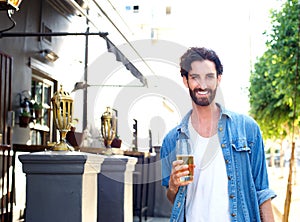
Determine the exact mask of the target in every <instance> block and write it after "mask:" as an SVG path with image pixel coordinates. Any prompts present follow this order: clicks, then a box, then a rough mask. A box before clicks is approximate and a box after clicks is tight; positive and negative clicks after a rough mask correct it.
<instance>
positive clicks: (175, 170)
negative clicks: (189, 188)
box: [167, 160, 193, 203]
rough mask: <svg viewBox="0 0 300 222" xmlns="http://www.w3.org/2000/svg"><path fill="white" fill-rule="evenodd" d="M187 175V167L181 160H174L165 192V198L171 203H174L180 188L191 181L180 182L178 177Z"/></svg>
mask: <svg viewBox="0 0 300 222" xmlns="http://www.w3.org/2000/svg"><path fill="white" fill-rule="evenodd" d="M188 174H189V167H188V165H187V164H183V160H175V161H174V162H173V164H172V171H171V175H170V180H169V188H168V190H167V197H168V199H169V201H170V202H171V203H174V201H175V197H176V194H177V192H178V189H179V187H180V186H186V185H188V184H190V183H192V182H193V181H183V182H182V181H180V177H182V176H187V175H188Z"/></svg>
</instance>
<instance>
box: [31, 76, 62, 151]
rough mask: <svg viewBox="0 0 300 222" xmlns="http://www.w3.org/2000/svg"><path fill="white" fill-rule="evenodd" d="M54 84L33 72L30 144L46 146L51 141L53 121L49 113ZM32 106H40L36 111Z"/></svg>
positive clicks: (52, 81)
mask: <svg viewBox="0 0 300 222" xmlns="http://www.w3.org/2000/svg"><path fill="white" fill-rule="evenodd" d="M55 84H56V82H55V81H54V80H51V79H46V78H44V77H43V75H39V74H38V73H35V72H34V70H33V74H32V82H31V99H32V103H33V108H32V112H34V113H32V114H33V115H32V116H33V123H32V124H31V125H30V129H31V130H30V134H31V144H33V145H46V144H47V142H48V141H53V138H54V136H55V135H53V120H52V112H51V109H50V108H51V98H52V96H53V92H54V87H55ZM34 104H39V105H42V109H41V110H40V111H38V108H35V105H34Z"/></svg>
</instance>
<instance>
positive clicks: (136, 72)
mask: <svg viewBox="0 0 300 222" xmlns="http://www.w3.org/2000/svg"><path fill="white" fill-rule="evenodd" d="M103 38H104V39H105V40H106V44H107V50H108V52H112V53H113V54H115V56H116V60H117V61H119V62H122V64H123V65H124V66H125V67H126V69H128V70H129V71H130V72H131V74H132V75H133V76H134V77H136V78H137V79H139V80H140V82H141V83H142V84H143V85H144V86H147V79H146V78H145V77H144V76H143V74H142V73H141V72H140V71H139V70H138V69H137V68H136V67H135V66H134V65H133V64H132V63H131V62H130V61H129V60H128V59H127V58H126V56H125V55H124V54H123V53H122V52H121V51H120V50H119V49H118V48H117V47H116V46H115V44H113V43H112V42H111V41H110V40H109V39H108V38H107V36H104V37H103Z"/></svg>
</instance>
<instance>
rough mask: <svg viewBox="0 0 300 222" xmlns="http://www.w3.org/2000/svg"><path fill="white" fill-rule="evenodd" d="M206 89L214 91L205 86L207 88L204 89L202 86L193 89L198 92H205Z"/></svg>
mask: <svg viewBox="0 0 300 222" xmlns="http://www.w3.org/2000/svg"><path fill="white" fill-rule="evenodd" d="M204 91H208V92H209V93H211V92H212V90H211V89H208V88H205V89H202V88H195V89H193V92H194V93H196V92H204Z"/></svg>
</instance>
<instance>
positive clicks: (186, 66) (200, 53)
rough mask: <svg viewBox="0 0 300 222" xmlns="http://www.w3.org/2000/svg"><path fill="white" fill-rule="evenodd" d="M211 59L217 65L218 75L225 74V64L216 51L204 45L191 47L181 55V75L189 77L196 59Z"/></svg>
mask: <svg viewBox="0 0 300 222" xmlns="http://www.w3.org/2000/svg"><path fill="white" fill-rule="evenodd" d="M203 60H209V61H211V62H213V63H215V65H216V70H217V76H218V75H222V74H223V65H222V63H221V61H220V59H219V57H218V55H217V54H216V53H215V51H213V50H211V49H207V48H204V47H201V48H198V47H192V48H189V49H188V50H187V51H186V52H185V53H184V54H183V55H182V56H181V57H180V73H181V76H182V77H183V76H185V77H186V78H188V72H189V71H190V70H191V63H192V62H194V61H203Z"/></svg>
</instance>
